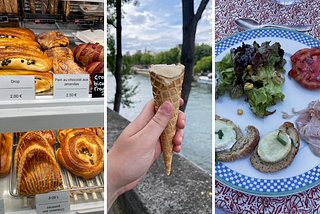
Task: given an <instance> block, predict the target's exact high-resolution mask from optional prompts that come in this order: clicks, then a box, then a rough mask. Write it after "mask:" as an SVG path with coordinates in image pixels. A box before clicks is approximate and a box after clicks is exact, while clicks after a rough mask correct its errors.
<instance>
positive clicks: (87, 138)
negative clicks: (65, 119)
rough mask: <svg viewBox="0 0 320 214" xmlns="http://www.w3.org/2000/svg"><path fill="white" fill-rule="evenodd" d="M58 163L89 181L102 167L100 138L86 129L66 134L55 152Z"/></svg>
mask: <svg viewBox="0 0 320 214" xmlns="http://www.w3.org/2000/svg"><path fill="white" fill-rule="evenodd" d="M56 155H57V158H58V160H59V162H60V163H61V164H62V165H63V166H64V167H66V168H67V169H68V170H69V171H71V172H72V173H73V174H75V175H76V176H79V177H82V178H84V179H91V178H93V177H95V176H96V175H98V174H99V173H100V172H101V171H102V170H103V167H104V145H103V141H102V140H101V138H100V137H98V136H97V135H96V134H95V133H93V132H92V131H89V130H86V129H74V130H72V131H70V132H68V133H67V135H66V136H65V137H64V138H63V140H62V142H61V143H60V148H59V149H58V150H57V152H56Z"/></svg>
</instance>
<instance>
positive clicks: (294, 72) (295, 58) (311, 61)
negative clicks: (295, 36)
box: [288, 47, 320, 89]
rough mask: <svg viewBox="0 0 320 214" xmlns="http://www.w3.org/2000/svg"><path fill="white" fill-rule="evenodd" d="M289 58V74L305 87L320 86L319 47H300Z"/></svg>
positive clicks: (313, 87)
mask: <svg viewBox="0 0 320 214" xmlns="http://www.w3.org/2000/svg"><path fill="white" fill-rule="evenodd" d="M290 59H291V64H292V69H291V70H290V71H289V73H288V74H289V75H290V76H292V77H293V78H294V79H295V80H297V81H298V82H299V83H300V84H301V85H302V86H304V87H306V88H310V89H316V88H320V47H314V48H304V49H301V50H299V51H297V52H296V53H295V54H294V55H292V56H291V57H290Z"/></svg>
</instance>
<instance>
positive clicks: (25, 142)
mask: <svg viewBox="0 0 320 214" xmlns="http://www.w3.org/2000/svg"><path fill="white" fill-rule="evenodd" d="M32 145H39V146H41V147H43V148H44V149H46V150H47V152H48V153H49V154H50V155H52V156H53V157H54V152H53V149H52V147H51V146H50V144H49V143H48V141H47V139H46V138H45V137H44V136H43V135H42V134H40V133H39V132H27V133H26V134H24V135H23V136H22V137H21V138H20V139H19V143H18V146H17V148H16V152H15V154H14V167H15V170H16V172H18V168H19V165H20V161H21V158H22V155H23V154H24V152H25V151H26V149H27V148H29V147H30V146H32Z"/></svg>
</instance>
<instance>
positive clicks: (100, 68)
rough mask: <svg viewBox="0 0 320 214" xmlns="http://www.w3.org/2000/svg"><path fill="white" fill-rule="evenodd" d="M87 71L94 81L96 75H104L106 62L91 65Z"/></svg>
mask: <svg viewBox="0 0 320 214" xmlns="http://www.w3.org/2000/svg"><path fill="white" fill-rule="evenodd" d="M86 71H87V72H88V74H90V77H91V80H92V79H93V75H94V74H96V73H104V61H102V62H93V63H91V64H90V65H88V66H87V67H86Z"/></svg>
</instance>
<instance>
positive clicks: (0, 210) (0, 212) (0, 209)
mask: <svg viewBox="0 0 320 214" xmlns="http://www.w3.org/2000/svg"><path fill="white" fill-rule="evenodd" d="M0 214H4V202H3V199H0Z"/></svg>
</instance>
